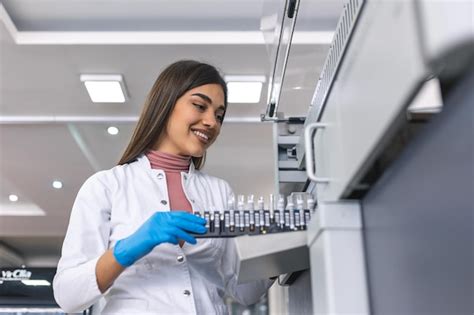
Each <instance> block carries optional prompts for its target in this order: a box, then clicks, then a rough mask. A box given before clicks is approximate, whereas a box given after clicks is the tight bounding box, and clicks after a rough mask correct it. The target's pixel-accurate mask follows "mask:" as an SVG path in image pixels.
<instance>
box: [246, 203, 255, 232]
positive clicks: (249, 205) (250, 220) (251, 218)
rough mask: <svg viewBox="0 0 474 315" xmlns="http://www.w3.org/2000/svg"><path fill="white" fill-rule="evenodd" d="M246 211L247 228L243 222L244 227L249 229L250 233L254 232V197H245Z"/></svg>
mask: <svg viewBox="0 0 474 315" xmlns="http://www.w3.org/2000/svg"><path fill="white" fill-rule="evenodd" d="M247 210H248V217H249V218H248V221H247V222H248V226H247V222H245V226H246V227H248V228H249V230H250V231H251V232H253V231H255V216H254V210H255V203H254V195H249V196H248V197H247Z"/></svg>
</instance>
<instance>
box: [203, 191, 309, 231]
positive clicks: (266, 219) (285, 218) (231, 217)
mask: <svg viewBox="0 0 474 315" xmlns="http://www.w3.org/2000/svg"><path fill="white" fill-rule="evenodd" d="M313 209H314V200H313V198H312V197H311V195H309V194H306V195H305V194H297V195H295V196H293V195H289V196H287V197H286V198H285V196H284V195H281V194H280V195H278V198H277V200H275V198H274V196H273V195H270V198H269V203H268V208H266V207H265V199H264V197H263V196H261V197H259V198H258V200H257V207H255V197H254V195H248V196H247V197H245V196H244V195H238V196H237V198H236V197H235V196H234V195H231V196H229V198H228V203H227V208H226V209H225V210H224V211H223V212H222V211H215V210H214V211H213V210H211V211H204V212H203V213H199V212H196V213H195V214H196V215H199V216H202V217H204V218H205V219H206V227H207V228H208V233H207V234H208V235H221V236H232V235H234V234H263V233H267V232H269V233H275V232H284V231H296V230H305V229H306V226H307V224H308V222H309V221H310V220H311V214H312V211H313Z"/></svg>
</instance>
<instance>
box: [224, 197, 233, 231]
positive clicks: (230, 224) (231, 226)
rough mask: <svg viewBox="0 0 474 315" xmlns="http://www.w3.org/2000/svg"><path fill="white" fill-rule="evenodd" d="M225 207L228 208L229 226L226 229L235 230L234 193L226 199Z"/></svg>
mask: <svg viewBox="0 0 474 315" xmlns="http://www.w3.org/2000/svg"><path fill="white" fill-rule="evenodd" d="M227 208H228V210H229V228H228V229H229V232H234V231H235V216H234V208H235V196H234V195H231V196H230V198H229V200H228V201H227ZM224 220H225V216H224ZM226 221H227V220H226ZM226 227H227V226H226Z"/></svg>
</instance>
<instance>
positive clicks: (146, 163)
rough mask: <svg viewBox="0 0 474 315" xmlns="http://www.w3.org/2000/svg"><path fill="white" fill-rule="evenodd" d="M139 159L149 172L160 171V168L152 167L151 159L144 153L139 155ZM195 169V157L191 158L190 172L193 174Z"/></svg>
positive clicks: (140, 163)
mask: <svg viewBox="0 0 474 315" xmlns="http://www.w3.org/2000/svg"><path fill="white" fill-rule="evenodd" d="M137 161H138V163H139V165H140V166H141V167H142V168H144V169H146V170H147V171H148V172H151V173H156V172H157V171H159V170H154V169H152V168H151V164H150V160H148V158H147V156H146V155H145V154H144V153H142V154H141V155H140V156H138V158H137ZM194 170H195V166H194V163H193V159H191V163H190V164H189V169H188V174H189V175H192V174H193V173H194ZM183 173H185V172H181V174H183Z"/></svg>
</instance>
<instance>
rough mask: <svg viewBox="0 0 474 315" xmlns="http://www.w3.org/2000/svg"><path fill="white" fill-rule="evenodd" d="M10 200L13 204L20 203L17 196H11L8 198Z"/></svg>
mask: <svg viewBox="0 0 474 315" xmlns="http://www.w3.org/2000/svg"><path fill="white" fill-rule="evenodd" d="M8 199H9V200H10V201H11V202H15V201H18V196H17V195H10V196H8Z"/></svg>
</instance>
